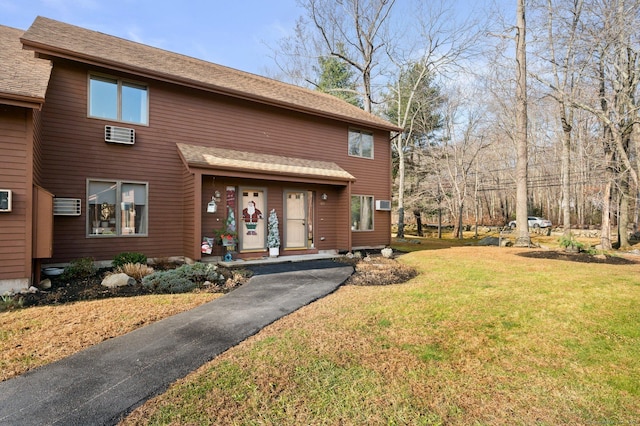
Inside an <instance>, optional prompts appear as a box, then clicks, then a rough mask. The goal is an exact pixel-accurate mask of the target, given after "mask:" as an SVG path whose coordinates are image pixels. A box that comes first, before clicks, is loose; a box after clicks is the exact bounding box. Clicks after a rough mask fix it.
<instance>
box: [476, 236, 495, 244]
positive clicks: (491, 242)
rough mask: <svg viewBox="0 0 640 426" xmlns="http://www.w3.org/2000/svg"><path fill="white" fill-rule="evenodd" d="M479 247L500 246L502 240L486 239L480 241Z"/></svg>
mask: <svg viewBox="0 0 640 426" xmlns="http://www.w3.org/2000/svg"><path fill="white" fill-rule="evenodd" d="M478 245H479V246H499V245H500V238H496V237H484V238H483V239H481V240H480V241H478Z"/></svg>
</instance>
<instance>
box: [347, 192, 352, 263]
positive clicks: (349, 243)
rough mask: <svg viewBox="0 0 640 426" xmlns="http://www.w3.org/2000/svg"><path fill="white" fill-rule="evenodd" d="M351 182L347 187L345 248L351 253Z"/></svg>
mask: <svg viewBox="0 0 640 426" xmlns="http://www.w3.org/2000/svg"><path fill="white" fill-rule="evenodd" d="M352 184H353V182H351V181H349V185H347V247H348V248H349V252H352V251H353V242H352V241H353V232H352V231H351V185H352Z"/></svg>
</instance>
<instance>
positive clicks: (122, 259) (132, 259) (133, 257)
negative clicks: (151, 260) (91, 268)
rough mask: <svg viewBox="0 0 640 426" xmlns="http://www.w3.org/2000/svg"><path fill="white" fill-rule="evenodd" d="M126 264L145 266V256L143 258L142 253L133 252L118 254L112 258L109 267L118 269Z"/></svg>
mask: <svg viewBox="0 0 640 426" xmlns="http://www.w3.org/2000/svg"><path fill="white" fill-rule="evenodd" d="M127 263H140V264H143V265H146V264H147V256H145V255H144V254H142V253H135V252H123V253H118V254H117V255H116V257H114V258H113V261H112V262H111V265H112V266H113V267H114V268H119V267H120V266H122V265H124V264H127Z"/></svg>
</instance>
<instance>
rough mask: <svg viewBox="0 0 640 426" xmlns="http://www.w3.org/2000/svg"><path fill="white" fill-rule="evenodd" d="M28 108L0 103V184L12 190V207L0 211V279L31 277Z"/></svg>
mask: <svg viewBox="0 0 640 426" xmlns="http://www.w3.org/2000/svg"><path fill="white" fill-rule="evenodd" d="M31 117H32V114H31V111H30V110H28V109H24V108H17V107H8V106H4V107H2V106H0V157H2V159H3V167H0V188H2V189H10V190H12V191H13V209H12V211H11V212H8V213H0V246H1V247H2V248H1V249H0V282H1V281H2V280H5V279H6V280H11V279H30V277H31V253H30V251H31V244H30V238H31V230H30V228H31V217H30V213H31V210H30V208H29V206H28V204H29V202H30V198H31V197H30V195H29V192H30V191H31V182H32V179H31V172H32V170H33V169H32V166H31V164H30V160H31V158H32V157H31V153H30V150H31V149H32V142H31V141H30V140H29V138H30V137H32V132H31V125H30V121H31Z"/></svg>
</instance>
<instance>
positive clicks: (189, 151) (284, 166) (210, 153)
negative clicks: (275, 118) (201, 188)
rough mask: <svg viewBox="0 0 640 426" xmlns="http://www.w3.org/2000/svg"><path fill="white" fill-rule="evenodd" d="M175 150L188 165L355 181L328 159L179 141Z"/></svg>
mask: <svg viewBox="0 0 640 426" xmlns="http://www.w3.org/2000/svg"><path fill="white" fill-rule="evenodd" d="M177 146H178V150H179V151H180V155H181V156H182V158H183V159H184V161H185V163H187V165H188V166H192V167H200V168H218V169H224V170H235V171H250V172H262V173H268V174H274V175H282V176H301V177H309V178H324V179H331V180H336V181H345V182H348V181H355V180H356V178H355V177H354V176H353V175H351V174H350V173H349V172H347V171H346V170H344V169H343V168H342V167H340V166H338V165H337V164H336V163H332V162H328V161H317V160H307V159H302V158H293V157H282V156H279V155H267V154H260V155H259V156H256V155H255V153H253V152H244V151H236V150H232V149H222V148H213V147H204V146H196V145H188V144H184V143H178V144H177Z"/></svg>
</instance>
